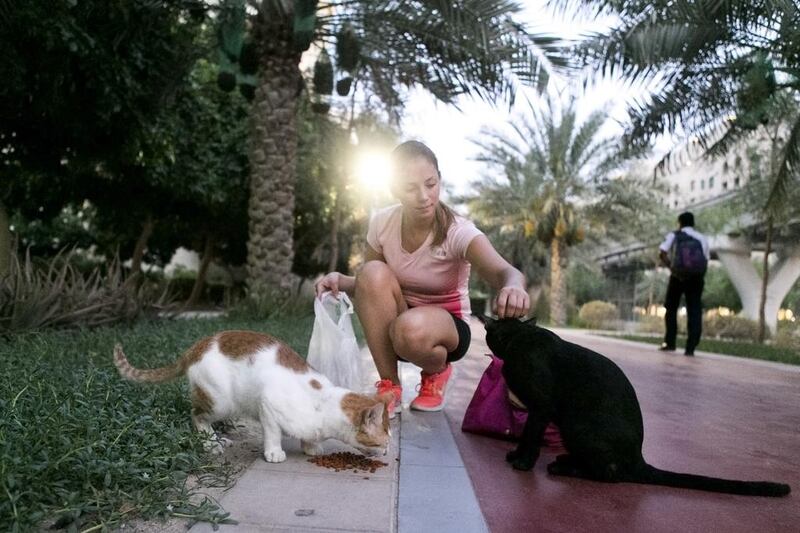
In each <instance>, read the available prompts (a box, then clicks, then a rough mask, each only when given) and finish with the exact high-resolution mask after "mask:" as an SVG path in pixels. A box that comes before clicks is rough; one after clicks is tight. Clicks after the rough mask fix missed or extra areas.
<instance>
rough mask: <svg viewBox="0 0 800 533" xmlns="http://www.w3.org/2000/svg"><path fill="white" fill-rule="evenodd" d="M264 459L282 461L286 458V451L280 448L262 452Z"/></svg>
mask: <svg viewBox="0 0 800 533" xmlns="http://www.w3.org/2000/svg"><path fill="white" fill-rule="evenodd" d="M264 460H265V461H266V462H268V463H282V462H284V461H285V460H286V452H285V451H283V450H281V449H280V448H279V449H277V450H267V451H265V452H264Z"/></svg>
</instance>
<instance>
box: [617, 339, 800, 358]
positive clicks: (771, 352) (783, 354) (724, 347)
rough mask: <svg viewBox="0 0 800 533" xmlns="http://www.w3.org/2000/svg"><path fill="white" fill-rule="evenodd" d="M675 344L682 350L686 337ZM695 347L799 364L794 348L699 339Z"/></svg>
mask: <svg viewBox="0 0 800 533" xmlns="http://www.w3.org/2000/svg"><path fill="white" fill-rule="evenodd" d="M614 337H620V338H623V339H627V340H631V341H638V342H646V343H649V344H661V341H662V338H661V337H648V336H643V335H614ZM677 345H678V349H679V350H682V349H683V347H684V346H685V345H686V337H681V336H679V337H678V342H677ZM697 349H698V350H700V351H705V352H712V353H719V354H725V355H733V356H736V357H745V358H748V359H762V360H764V361H775V362H778V363H786V364H790V365H800V353H798V352H797V351H795V350H792V349H790V348H779V347H776V346H770V345H765V344H757V343H753V342H743V341H729V340H717V339H701V340H700V344H699V345H698V346H697Z"/></svg>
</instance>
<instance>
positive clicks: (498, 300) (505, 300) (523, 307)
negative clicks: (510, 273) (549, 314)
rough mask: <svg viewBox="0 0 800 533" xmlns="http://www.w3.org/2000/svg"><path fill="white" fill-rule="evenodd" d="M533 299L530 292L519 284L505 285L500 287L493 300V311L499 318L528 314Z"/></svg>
mask: <svg viewBox="0 0 800 533" xmlns="http://www.w3.org/2000/svg"><path fill="white" fill-rule="evenodd" d="M530 307H531V299H530V296H528V293H527V292H526V291H525V290H524V289H523V288H522V287H517V286H505V287H503V288H502V289H500V292H498V293H497V296H496V297H495V298H494V300H493V301H492V312H494V314H496V315H497V317H498V318H519V317H523V316H525V315H527V314H528V311H529V310H530Z"/></svg>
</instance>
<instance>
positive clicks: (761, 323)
mask: <svg viewBox="0 0 800 533" xmlns="http://www.w3.org/2000/svg"><path fill="white" fill-rule="evenodd" d="M773 223H774V220H773V219H772V216H770V217H769V218H768V219H767V243H766V246H765V249H764V276H763V279H762V280H761V301H760V302H759V304H758V342H759V343H761V344H763V343H764V339H765V338H766V337H767V317H766V313H765V309H766V306H767V286H768V285H769V254H770V253H772V232H773V229H774V228H773Z"/></svg>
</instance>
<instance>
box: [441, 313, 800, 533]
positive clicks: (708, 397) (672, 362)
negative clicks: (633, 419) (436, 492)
mask: <svg viewBox="0 0 800 533" xmlns="http://www.w3.org/2000/svg"><path fill="white" fill-rule="evenodd" d="M557 333H558V334H559V335H561V336H563V337H564V338H565V339H567V340H570V341H572V342H576V343H579V344H582V345H585V346H587V347H589V348H592V349H594V350H596V351H599V352H600V353H603V354H604V355H606V356H608V357H609V358H611V359H612V360H614V361H615V362H616V363H617V364H618V365H619V366H620V367H621V368H622V369H623V370H624V371H625V373H626V374H627V376H628V378H629V379H630V380H631V382H632V383H633V385H634V387H635V388H636V392H637V396H638V398H639V401H640V403H641V406H642V411H643V415H644V426H645V441H644V456H645V458H646V459H647V460H648V461H649V462H650V463H651V464H653V465H654V466H657V467H661V468H665V469H669V470H675V471H683V472H692V473H698V474H707V475H713V476H719V477H728V478H734V479H752V480H773V481H781V482H786V483H789V484H790V485H791V486H792V489H793V491H794V492H793V494H791V495H790V496H789V497H787V498H752V497H744V496H731V495H725V494H713V493H708V492H700V491H691V490H681V489H674V488H667V487H655V486H645V485H635V484H624V483H623V484H616V485H611V484H603V483H594V482H590V481H585V480H578V479H569V478H557V477H550V476H548V474H547V472H546V466H547V464H548V463H549V462H550V461H552V460H553V459H554V457H555V455H556V453H555V452H554V451H551V450H547V449H544V450H543V451H542V456H541V457H540V459H539V461H538V462H537V464H536V466H535V467H534V470H533V471H532V472H516V471H514V470H513V469H512V468H510V467H507V465H504V464H503V457H504V456H505V453H506V452H507V451H508V450H510V449H511V448H512V447H513V444H512V443H506V442H502V441H498V440H495V439H490V438H486V437H480V436H476V435H471V434H466V433H462V432H461V431H460V425H461V420H462V417H463V413H464V410H465V409H466V406H467V404H468V402H469V399H470V398H471V397H472V392H473V391H474V389H475V385H476V384H477V382H478V380H479V379H480V376H481V374H482V372H483V369H484V368H485V367H486V365H488V362H489V361H488V358H486V357H483V356H482V355H480V354H482V353H484V352H485V351H487V349H486V346H485V344H484V342H483V328H482V326H481V325H480V324H473V344H472V347H471V349H470V356H469V358H467V359H466V360H465V361H464V362H463V363H462V364H461V367H460V370H461V372H460V374H459V381H458V382H457V384H456V385H457V387H456V389H455V390H454V391H453V392H454V394H453V396H452V397H451V398H450V400H451V401H450V402H449V403H448V407H447V409H446V413H447V418H448V421H449V422H450V426H451V428H452V430H453V435H454V437H455V439H456V442H457V444H458V447H459V450H460V451H461V455H462V457H463V459H464V463H465V465H466V468H467V471H468V472H469V474H470V478H471V480H472V482H473V485H474V488H475V492H476V494H477V497H478V501H479V503H480V505H481V509H482V511H483V513H484V517H485V519H486V522H487V524H488V527H489V528H490V530H491V531H492V532H493V533H500V532H519V531H537V532H538V531H542V532H550V531H552V532H580V531H587V532H588V531H591V532H606V531H607V532H619V531H626V532H638V531H642V532H648V533H650V532H662V531H663V532H674V531H680V532H695V531H696V532H708V531H720V532H726V533H727V532H732V533H733V532H753V531H759V532H771V531H775V532H785V531H800V505H798V503H797V498H798V493H799V491H800V367H793V366H787V365H780V364H773V363H762V362H757V361H751V360H746V359H741V358H735V357H726V356H719V355H713V354H706V353H698V354H697V356H696V357H694V358H690V357H685V356H684V355H682V354H680V355H676V354H663V353H661V352H658V351H657V350H656V349H655V346H654V345H648V344H643V343H634V342H627V341H621V340H616V339H612V338H606V337H598V336H595V335H590V334H586V333H584V332H581V331H579V330H558V331H557Z"/></svg>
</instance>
